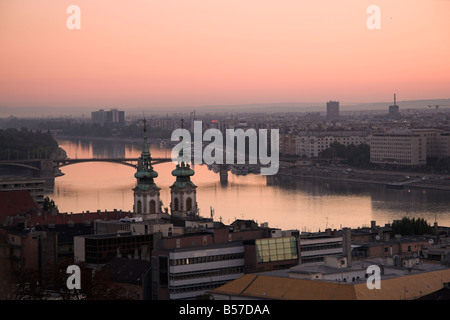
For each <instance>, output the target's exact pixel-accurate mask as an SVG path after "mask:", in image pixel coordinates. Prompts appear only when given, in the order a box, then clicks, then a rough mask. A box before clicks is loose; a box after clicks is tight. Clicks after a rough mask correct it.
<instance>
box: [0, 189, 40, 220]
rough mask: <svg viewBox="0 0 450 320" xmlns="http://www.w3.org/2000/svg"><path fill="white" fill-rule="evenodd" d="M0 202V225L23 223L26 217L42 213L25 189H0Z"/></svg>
mask: <svg viewBox="0 0 450 320" xmlns="http://www.w3.org/2000/svg"><path fill="white" fill-rule="evenodd" d="M0 203H1V206H0V226H15V225H16V224H17V223H22V224H23V223H24V222H25V220H26V219H27V217H31V216H40V215H41V214H42V209H41V208H39V207H38V205H37V204H36V202H35V201H34V199H33V198H32V197H31V195H30V193H29V192H28V191H25V190H15V191H0Z"/></svg>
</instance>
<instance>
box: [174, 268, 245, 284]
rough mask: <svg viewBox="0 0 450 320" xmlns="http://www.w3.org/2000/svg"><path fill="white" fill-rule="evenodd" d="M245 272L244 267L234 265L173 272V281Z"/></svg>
mask: <svg viewBox="0 0 450 320" xmlns="http://www.w3.org/2000/svg"><path fill="white" fill-rule="evenodd" d="M239 273H244V267H233V268H223V269H216V270H211V271H208V272H200V273H199V272H189V273H183V274H171V276H170V280H171V281H180V280H190V279H200V278H212V277H219V276H224V275H229V274H239Z"/></svg>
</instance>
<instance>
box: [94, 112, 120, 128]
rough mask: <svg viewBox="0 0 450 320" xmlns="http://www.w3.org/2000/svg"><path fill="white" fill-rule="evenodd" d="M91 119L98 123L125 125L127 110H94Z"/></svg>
mask: <svg viewBox="0 0 450 320" xmlns="http://www.w3.org/2000/svg"><path fill="white" fill-rule="evenodd" d="M91 120H92V122H93V123H97V124H100V125H102V126H104V125H116V126H124V125H125V111H121V110H118V109H111V110H109V111H105V110H104V109H100V110H99V111H93V112H92V114H91Z"/></svg>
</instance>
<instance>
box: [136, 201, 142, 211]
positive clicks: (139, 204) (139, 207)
mask: <svg viewBox="0 0 450 320" xmlns="http://www.w3.org/2000/svg"><path fill="white" fill-rule="evenodd" d="M137 213H139V214H141V213H142V202H141V200H138V202H137Z"/></svg>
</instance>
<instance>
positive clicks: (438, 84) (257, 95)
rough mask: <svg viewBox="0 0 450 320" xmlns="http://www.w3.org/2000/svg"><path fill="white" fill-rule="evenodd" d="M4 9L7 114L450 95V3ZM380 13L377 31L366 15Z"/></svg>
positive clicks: (1, 30) (20, 3)
mask: <svg viewBox="0 0 450 320" xmlns="http://www.w3.org/2000/svg"><path fill="white" fill-rule="evenodd" d="M72 4H75V3H73V1H54V0H45V1H40V2H39V3H29V2H27V1H24V0H15V1H10V0H5V1H2V3H1V4H0V41H1V42H2V44H3V45H2V46H1V47H0V97H1V99H0V106H2V107H9V108H11V107H12V108H15V107H25V106H26V107H40V106H46V107H59V108H71V107H72V108H73V107H86V108H94V109H97V108H99V107H106V108H107V107H108V106H111V107H113V106H117V107H119V108H122V109H125V110H126V109H127V108H144V107H146V108H149V109H151V108H167V110H168V111H170V109H171V108H175V107H180V106H199V105H200V106H204V105H244V104H267V103H276V102H280V103H282V102H289V101H300V102H307V101H323V104H325V102H326V101H329V100H338V101H341V104H342V105H345V101H348V102H349V103H357V102H359V103H369V102H374V101H390V100H391V97H392V96H393V93H397V96H398V97H399V98H400V99H399V100H423V99H448V98H449V97H450V92H449V90H448V87H445V85H447V86H448V83H450V61H449V59H448V58H447V57H448V56H450V43H449V42H448V39H450V20H449V19H448V12H450V11H449V9H450V1H444V0H436V1H424V0H413V1H408V2H407V3H406V2H405V1H401V2H399V3H392V2H389V1H383V0H377V1H374V2H372V1H370V2H369V1H357V0H343V1H340V2H334V1H330V0H323V1H320V2H315V3H307V4H305V3H298V1H285V2H283V3H274V2H271V1H258V2H256V1H246V2H244V3H241V2H238V1H227V2H224V3H211V2H208V1H204V0H192V1H189V2H183V1H178V0H177V1H172V2H171V3H161V2H158V1H142V0H135V1H128V2H127V3H126V5H125V4H123V3H110V2H107V1H104V0H98V1H96V2H95V3H94V4H93V3H92V2H89V1H85V0H81V1H77V3H76V5H78V6H79V7H80V17H81V29H80V30H69V29H68V28H67V25H66V20H67V19H68V17H69V16H70V14H67V13H66V9H67V8H68V7H69V6H70V5H72ZM374 4H375V5H378V6H379V7H380V10H381V29H379V30H370V29H369V28H368V27H367V25H366V22H367V19H368V18H369V17H370V14H368V13H367V8H368V7H369V6H370V5H374Z"/></svg>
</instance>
